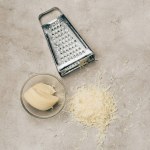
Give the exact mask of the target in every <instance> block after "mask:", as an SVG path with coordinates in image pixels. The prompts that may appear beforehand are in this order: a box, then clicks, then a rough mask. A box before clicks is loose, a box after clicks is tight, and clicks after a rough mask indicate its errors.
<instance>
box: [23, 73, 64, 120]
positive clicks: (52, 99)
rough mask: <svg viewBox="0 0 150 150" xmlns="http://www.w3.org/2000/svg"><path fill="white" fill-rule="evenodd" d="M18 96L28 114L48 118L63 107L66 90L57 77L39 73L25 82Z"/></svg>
mask: <svg viewBox="0 0 150 150" xmlns="http://www.w3.org/2000/svg"><path fill="white" fill-rule="evenodd" d="M20 96H21V97H20V98H21V103H22V105H23V108H24V109H25V110H26V111H27V112H28V113H29V114H31V115H32V116H34V117H38V118H49V117H52V116H54V115H56V114H58V113H59V112H60V111H61V110H62V109H63V107H64V105H65V100H66V91H65V88H64V85H63V83H62V82H61V81H60V80H59V79H58V78H57V77H55V76H53V75H50V74H41V75H35V76H33V77H31V78H29V79H28V80H27V81H26V82H25V84H24V86H23V88H22V90H21V95H20Z"/></svg>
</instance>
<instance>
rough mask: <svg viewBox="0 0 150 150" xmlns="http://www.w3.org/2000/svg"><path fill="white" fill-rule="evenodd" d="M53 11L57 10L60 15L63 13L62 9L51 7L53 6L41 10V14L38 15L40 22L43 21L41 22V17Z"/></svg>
mask: <svg viewBox="0 0 150 150" xmlns="http://www.w3.org/2000/svg"><path fill="white" fill-rule="evenodd" d="M54 11H56V12H58V13H59V14H60V15H62V14H63V13H62V11H61V10H60V9H59V8H58V7H53V8H51V9H49V10H47V11H45V12H43V13H41V14H40V15H39V21H40V24H41V25H43V23H42V18H43V17H44V16H45V15H48V14H50V13H53V12H54ZM60 15H58V16H60Z"/></svg>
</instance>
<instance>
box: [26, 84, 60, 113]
mask: <svg viewBox="0 0 150 150" xmlns="http://www.w3.org/2000/svg"><path fill="white" fill-rule="evenodd" d="M46 87H47V88H46ZM54 92H55V90H54V89H53V88H50V87H49V86H48V85H46V86H45V85H43V83H42V84H41V83H39V84H37V85H34V86H33V87H31V88H30V89H28V90H27V91H26V92H25V93H24V98H25V100H26V101H27V102H28V103H29V104H30V105H31V106H32V107H34V108H36V109H38V110H42V111H45V110H48V109H50V108H52V107H53V106H54V105H55V104H56V103H57V102H58V100H59V99H58V97H57V96H54V95H52V94H51V93H54Z"/></svg>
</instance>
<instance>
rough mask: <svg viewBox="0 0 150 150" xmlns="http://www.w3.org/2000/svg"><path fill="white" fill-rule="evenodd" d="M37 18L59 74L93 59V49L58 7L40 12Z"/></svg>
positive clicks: (63, 74)
mask: <svg viewBox="0 0 150 150" xmlns="http://www.w3.org/2000/svg"><path fill="white" fill-rule="evenodd" d="M50 18H51V19H50ZM39 20H40V23H41V25H42V29H43V32H44V34H45V37H46V40H47V42H48V45H49V48H50V50H51V52H52V55H53V58H54V60H55V64H56V67H57V70H58V72H59V74H60V75H61V76H65V75H66V74H68V73H70V72H72V71H73V70H76V69H77V68H80V67H82V66H84V65H86V64H88V63H90V62H92V61H94V60H95V57H94V53H93V51H92V50H91V49H90V48H89V46H88V45H87V44H86V43H85V41H84V40H83V39H82V38H81V36H80V35H79V33H78V32H77V31H76V30H75V28H74V27H73V26H72V24H71V23H70V22H69V20H68V19H67V18H66V16H65V15H64V14H63V13H62V12H61V10H60V9H59V8H57V7H54V8H52V9H50V10H48V11H46V12H44V13H42V14H40V15H39Z"/></svg>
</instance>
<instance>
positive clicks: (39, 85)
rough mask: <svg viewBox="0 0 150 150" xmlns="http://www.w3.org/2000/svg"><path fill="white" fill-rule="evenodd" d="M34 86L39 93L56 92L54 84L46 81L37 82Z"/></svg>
mask: <svg viewBox="0 0 150 150" xmlns="http://www.w3.org/2000/svg"><path fill="white" fill-rule="evenodd" d="M32 88H33V89H34V90H35V91H36V92H38V93H45V94H46V93H47V94H54V93H55V92H56V91H55V90H54V88H53V87H52V86H50V85H47V84H44V83H37V84H35V85H34V86H33V87H32Z"/></svg>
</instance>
